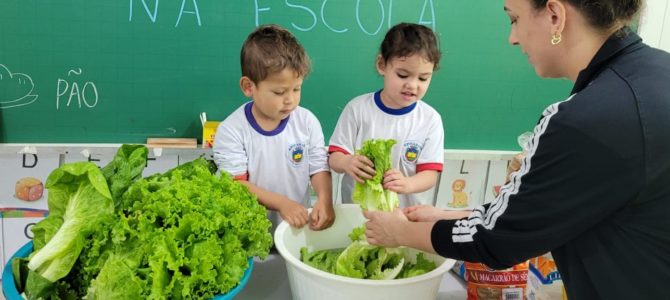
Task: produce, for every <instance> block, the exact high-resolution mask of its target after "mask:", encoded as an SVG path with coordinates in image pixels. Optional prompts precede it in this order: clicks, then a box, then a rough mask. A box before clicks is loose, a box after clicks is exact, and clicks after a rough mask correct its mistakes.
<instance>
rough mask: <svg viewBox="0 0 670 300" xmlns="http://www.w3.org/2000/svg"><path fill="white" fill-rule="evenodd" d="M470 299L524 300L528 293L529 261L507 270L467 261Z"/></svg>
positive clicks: (466, 268) (466, 275) (466, 276)
mask: <svg viewBox="0 0 670 300" xmlns="http://www.w3.org/2000/svg"><path fill="white" fill-rule="evenodd" d="M465 279H466V281H467V291H468V300H522V299H525V295H526V284H527V281H528V261H526V262H523V263H520V264H518V265H515V266H513V267H511V268H509V269H505V270H494V269H491V268H489V267H487V266H486V265H484V264H481V263H471V262H465Z"/></svg>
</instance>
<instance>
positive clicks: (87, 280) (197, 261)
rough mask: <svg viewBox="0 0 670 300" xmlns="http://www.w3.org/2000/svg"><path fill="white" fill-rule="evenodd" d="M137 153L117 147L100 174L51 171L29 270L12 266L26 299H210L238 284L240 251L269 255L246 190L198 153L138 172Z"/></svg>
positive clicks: (261, 217)
mask: <svg viewBox="0 0 670 300" xmlns="http://www.w3.org/2000/svg"><path fill="white" fill-rule="evenodd" d="M146 157H147V149H146V148H145V147H144V146H136V145H124V146H123V147H121V149H119V152H118V153H117V155H116V156H115V158H114V160H113V161H112V162H110V164H108V165H107V166H105V167H104V168H103V169H102V171H101V170H99V169H98V168H97V167H96V166H95V165H93V164H91V163H76V164H72V165H64V166H63V167H61V168H59V169H57V170H54V171H53V172H52V174H51V175H50V176H49V180H47V188H49V207H50V210H51V211H50V215H49V217H47V218H45V219H44V220H43V221H41V222H39V223H38V224H37V225H36V226H34V234H35V240H34V249H35V250H34V252H33V254H31V256H30V258H29V259H30V262H29V263H28V265H29V266H30V264H36V269H35V270H33V269H32V268H31V270H30V271H29V272H28V275H25V272H21V269H20V268H16V271H15V272H14V273H15V279H16V280H17V281H20V282H26V284H25V286H26V288H25V292H26V295H27V296H28V297H29V298H30V299H37V298H45V299H82V298H85V299H192V298H211V297H213V296H215V295H217V294H223V293H226V292H227V291H229V290H230V289H232V288H233V287H235V286H236V285H237V284H238V283H239V282H240V279H241V278H242V276H243V274H244V271H245V270H246V269H247V267H248V258H249V257H251V256H259V257H261V258H264V257H265V256H267V255H268V253H269V248H270V245H271V244H272V237H271V235H270V232H269V229H270V227H271V223H270V221H269V220H268V219H267V217H266V211H265V208H264V207H263V206H261V205H260V204H259V203H258V202H257V200H256V198H255V197H254V196H253V195H252V194H251V193H250V192H249V191H248V189H247V188H246V187H244V186H243V185H240V184H239V183H237V182H235V181H233V180H232V178H231V177H230V176H229V175H227V174H222V175H220V176H217V175H214V171H215V169H212V164H211V162H209V161H206V160H205V159H203V158H200V159H196V160H194V161H192V162H189V163H186V164H183V165H180V166H179V167H177V168H174V169H172V170H170V171H168V172H166V173H164V174H156V175H152V176H150V177H147V178H141V175H140V174H141V173H142V171H143V169H144V166H145V165H146ZM110 191H111V192H110ZM52 202H53V203H52ZM80 210H82V211H83V212H85V214H83V215H82V211H80ZM75 228H76V230H75ZM65 250H67V251H65ZM47 254H48V255H47ZM45 275H46V276H45ZM26 277H27V279H25V278H26ZM21 278H24V279H23V280H22V279H21Z"/></svg>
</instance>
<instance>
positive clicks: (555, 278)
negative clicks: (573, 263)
mask: <svg viewBox="0 0 670 300" xmlns="http://www.w3.org/2000/svg"><path fill="white" fill-rule="evenodd" d="M529 262H530V263H529V267H528V288H527V291H526V297H527V298H528V300H554V299H555V300H560V299H563V297H564V292H563V281H562V280H561V274H560V273H558V269H557V268H556V263H555V262H554V259H553V257H552V256H551V253H547V254H544V255H542V256H538V257H536V258H533V259H531V260H530V261H529Z"/></svg>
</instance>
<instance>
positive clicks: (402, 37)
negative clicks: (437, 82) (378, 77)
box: [379, 23, 442, 70]
mask: <svg viewBox="0 0 670 300" xmlns="http://www.w3.org/2000/svg"><path fill="white" fill-rule="evenodd" d="M379 53H380V54H381V57H382V59H383V60H384V63H388V61H389V60H390V59H392V58H395V57H407V56H411V55H413V54H419V55H421V56H423V58H425V59H426V60H427V61H429V62H431V63H433V65H434V66H433V69H434V70H437V68H438V65H439V63H440V57H441V56H442V54H441V53H440V49H439V47H438V42H437V37H436V36H435V33H433V31H432V30H431V29H430V28H428V27H426V26H423V25H419V24H412V23H400V24H397V25H395V26H393V27H391V29H389V31H388V32H387V33H386V36H384V41H382V44H381V46H380V47H379Z"/></svg>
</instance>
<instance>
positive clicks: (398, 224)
mask: <svg viewBox="0 0 670 300" xmlns="http://www.w3.org/2000/svg"><path fill="white" fill-rule="evenodd" d="M363 215H364V216H365V218H367V219H368V221H367V222H366V223H365V236H366V237H367V238H368V243H370V244H372V245H378V246H382V247H391V248H395V247H399V246H404V245H402V243H401V241H400V238H399V237H400V236H401V235H400V234H399V233H400V232H401V231H402V230H403V228H404V227H406V224H407V223H409V220H407V217H405V214H404V213H403V212H402V210H401V209H400V208H396V209H395V210H394V211H393V212H381V211H364V212H363Z"/></svg>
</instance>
